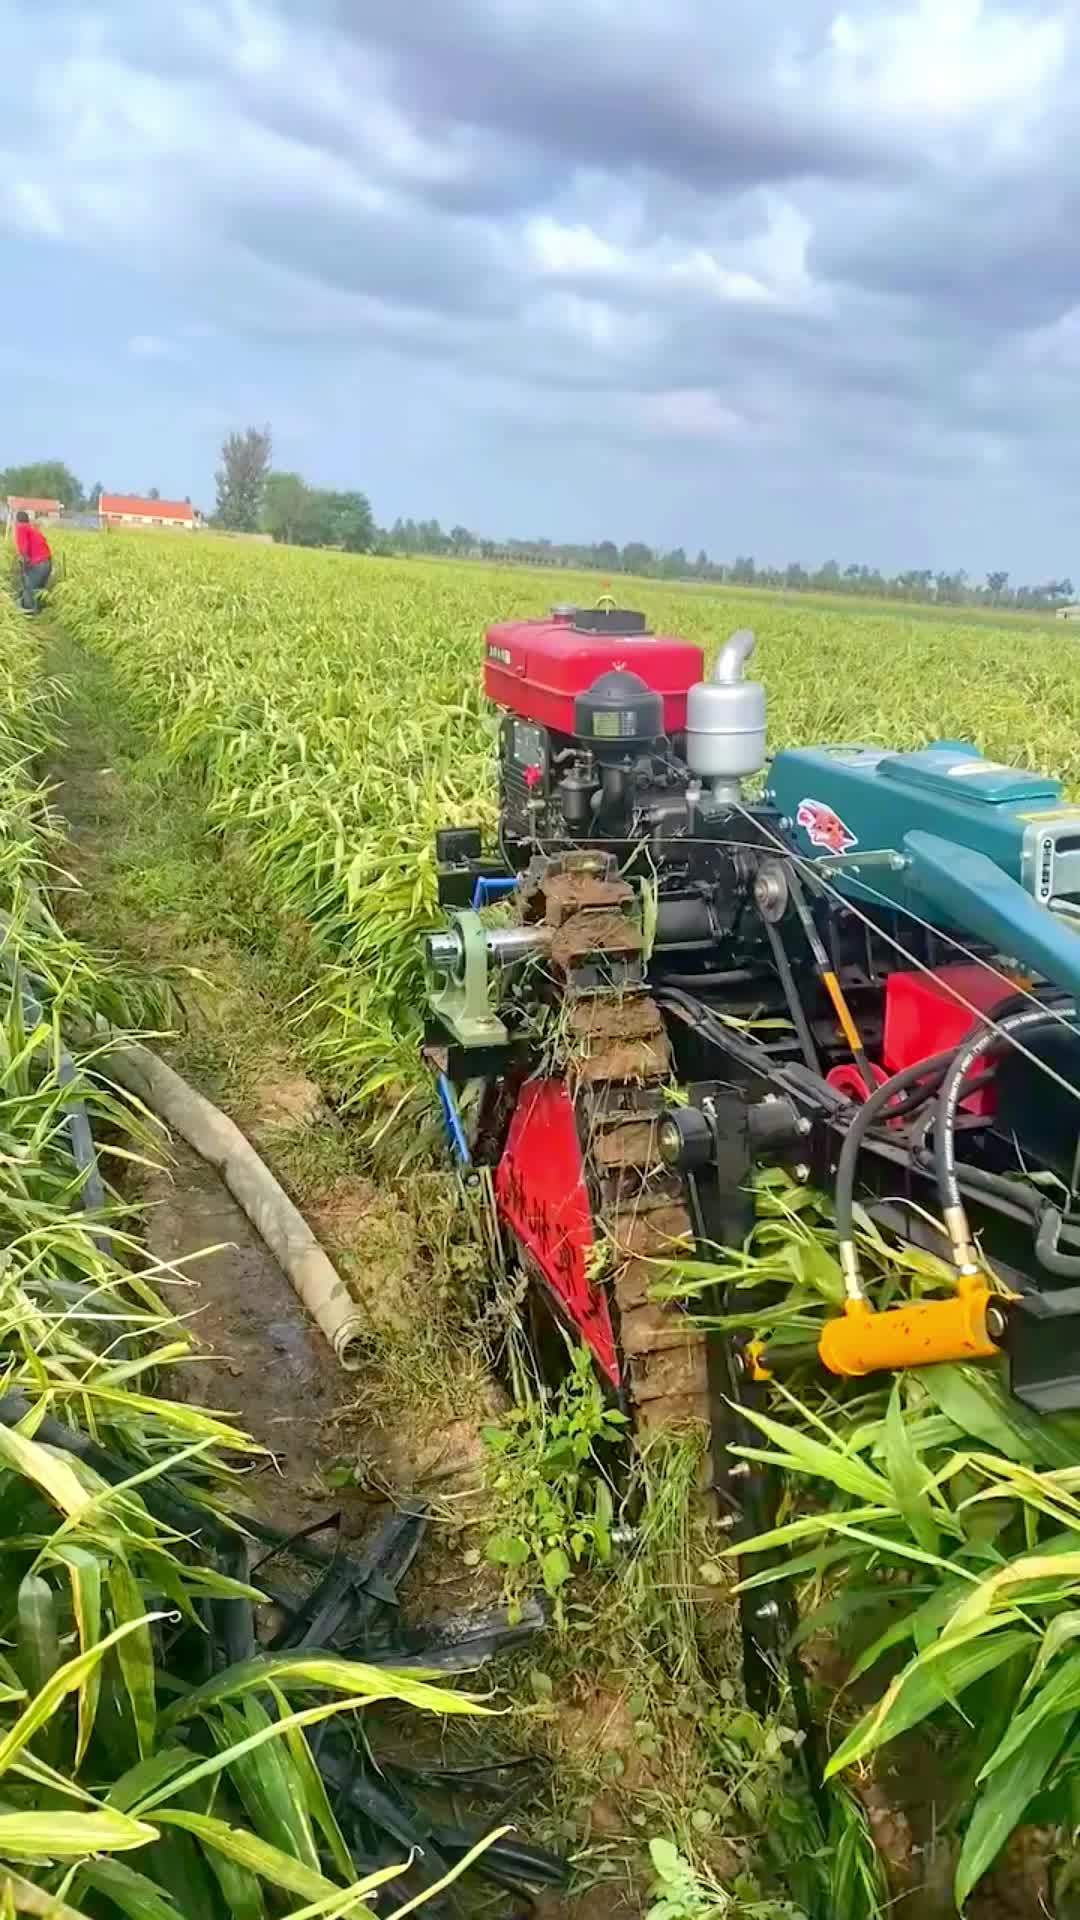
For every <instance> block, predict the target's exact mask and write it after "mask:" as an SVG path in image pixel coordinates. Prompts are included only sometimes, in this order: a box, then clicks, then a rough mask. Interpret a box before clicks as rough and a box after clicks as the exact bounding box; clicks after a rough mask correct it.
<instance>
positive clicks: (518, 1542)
mask: <svg viewBox="0 0 1080 1920" xmlns="http://www.w3.org/2000/svg"><path fill="white" fill-rule="evenodd" d="M485 1551H486V1553H487V1557H488V1559H489V1560H490V1561H491V1562H492V1563H493V1565H495V1566H496V1567H513V1568H517V1567H523V1566H524V1565H525V1562H526V1560H527V1559H528V1557H529V1543H528V1541H527V1540H524V1539H523V1538H522V1536H521V1534H520V1533H493V1534H492V1536H491V1539H490V1540H489V1541H488V1543H487V1547H486V1549H485Z"/></svg>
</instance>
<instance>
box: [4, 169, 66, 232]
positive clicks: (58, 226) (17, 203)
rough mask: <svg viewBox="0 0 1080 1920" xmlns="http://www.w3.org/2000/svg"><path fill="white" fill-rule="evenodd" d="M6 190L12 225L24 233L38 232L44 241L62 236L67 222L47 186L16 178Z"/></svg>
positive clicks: (34, 181)
mask: <svg viewBox="0 0 1080 1920" xmlns="http://www.w3.org/2000/svg"><path fill="white" fill-rule="evenodd" d="M9 179H10V176H9ZM5 192H6V197H7V203H8V209H9V213H10V216H11V220H12V224H13V225H14V226H16V227H18V228H19V229H20V230H21V231H22V232H23V233H30V234H36V235H37V236H38V237H39V238H41V239H44V240H59V239H61V238H62V237H63V232H64V222H63V220H62V218H61V216H60V211H59V209H58V207H57V205H56V201H55V199H54V198H53V195H52V194H51V193H50V192H49V189H48V188H47V187H44V186H42V185H41V184H40V183H39V182H38V181H36V180H16V181H15V182H14V184H13V185H10V184H9V185H8V186H7V187H6V189H5Z"/></svg>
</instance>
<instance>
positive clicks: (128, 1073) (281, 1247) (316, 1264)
mask: <svg viewBox="0 0 1080 1920" xmlns="http://www.w3.org/2000/svg"><path fill="white" fill-rule="evenodd" d="M106 1031H108V1030H107V1029H106ZM102 1067H103V1071H104V1072H105V1073H106V1074H108V1075H109V1076H111V1077H112V1078H113V1079H115V1080H118V1081H119V1082H120V1085H121V1086H123V1087H126V1088H127V1090H128V1092H129V1093H133V1094H135V1096H136V1097H137V1099H139V1100H140V1101H141V1102H142V1103H143V1105H144V1106H145V1107H147V1108H148V1109H149V1110H150V1112H151V1113H153V1114H155V1115H156V1116H157V1118H158V1119H159V1120H161V1121H163V1122H164V1123H165V1125H166V1126H167V1127H168V1128H170V1129H171V1130H172V1131H173V1132H174V1133H178V1134H179V1135H180V1138H181V1139H182V1140H186V1141H187V1143H188V1145H189V1147H192V1148H194V1150H195V1152H196V1153H197V1154H198V1155H199V1157H200V1159H203V1160H205V1161H206V1162H207V1164H208V1165H209V1166H212V1167H216V1169H217V1171H218V1172H219V1173H220V1175H221V1177H222V1179H223V1180H224V1182H225V1185H226V1186H227V1187H228V1189H229V1192H230V1193H231V1194H232V1196H233V1198H234V1200H236V1201H237V1202H238V1203H239V1205H240V1207H241V1208H242V1209H243V1211H244V1213H245V1214H246V1216H247V1218H248V1220H249V1221H250V1222H251V1225H252V1226H253V1227H254V1229H255V1231H256V1233H257V1234H258V1235H259V1237H260V1239H261V1240H263V1241H264V1242H265V1244H266V1245H267V1246H268V1247H269V1249H270V1251H271V1253H272V1254H273V1255H274V1258H275V1259H276V1261H277V1263H278V1265H279V1266H280V1268H281V1270H282V1272H283V1273H284V1274H285V1276H286V1278H287V1280H288V1281H289V1283H290V1285H291V1286H292V1288H293V1290H294V1292H295V1293H296V1294H297V1295H298V1297H299V1298H300V1300H302V1302H303V1304H304V1306H305V1307H306V1308H307V1310H308V1312H309V1313H310V1314H311V1316H312V1319H313V1320H314V1321H315V1322H316V1324H317V1326H318V1327H319V1328H320V1330H321V1332H322V1333H324V1334H325V1336H326V1338H327V1340H328V1341H329V1342H330V1345H331V1347H332V1348H333V1350H334V1353H335V1355H336V1357H337V1359H338V1360H339V1361H340V1363H341V1365H342V1366H343V1367H344V1368H346V1370H347V1371H349V1372H355V1370H356V1369H357V1368H358V1367H359V1366H360V1365H361V1362H362V1358H363V1343H364V1342H365V1341H366V1340H367V1338H368V1337H369V1335H370V1325H369V1322H368V1319H367V1317H366V1316H365V1315H364V1314H363V1313H362V1312H361V1310H360V1308H359V1307H358V1306H357V1304H356V1302H355V1300H354V1299H353V1298H352V1295H351V1294H350V1293H349V1290H348V1288H347V1286H346V1285H345V1282H344V1280H343V1279H342V1278H341V1275H340V1274H339V1273H338V1271H337V1269H336V1267H334V1265H333V1264H332V1262H331V1261H330V1260H329V1259H328V1257H327V1255H326V1254H325V1252H324V1251H323V1249H322V1247H321V1246H320V1245H319V1242H318V1241H317V1240H316V1238H315V1235H314V1234H313V1233H312V1231H311V1228H310V1227H309V1226H308V1224H307V1221H306V1220H305V1219H304V1217H303V1215H302V1214H301V1213H300V1211H299V1209H298V1208H297V1207H295V1206H294V1205H293V1203H292V1201H291V1200H290V1199H289V1196H288V1194H287V1193H286V1192H285V1190H284V1188H283V1187H281V1186H280V1185H279V1184H278V1182H277V1181H276V1180H275V1178H274V1176H273V1174H272V1173H271V1172H270V1169H269V1168H268V1167H267V1166H266V1165H265V1164H264V1162H263V1161H262V1160H260V1158H259V1156H258V1154H257V1153H256V1151H255V1149H254V1147H253V1146H252V1144H251V1142H250V1140H248V1139H247V1138H246V1137H245V1136H244V1134H242V1133H241V1131H240V1128H239V1127H238V1126H236V1124H235V1123H234V1122H233V1121H232V1120H230V1119H229V1118H228V1116H227V1115H226V1114H224V1113H221V1112H220V1111H219V1109H218V1108H217V1107H215V1106H213V1105H211V1103H210V1101H209V1100H207V1099H206V1098H205V1097H204V1096H203V1095H202V1094H201V1093H196V1091H195V1089H194V1088H193V1087H189V1086H188V1084H187V1082H186V1081H185V1080H182V1079H181V1077H180V1075H179V1074H178V1073H176V1072H175V1071H174V1070H173V1068H172V1067H168V1066H166V1065H165V1062H164V1061H163V1060H159V1059H158V1058H157V1055H156V1054H153V1053H151V1051H150V1049H149V1047H144V1046H142V1045H141V1043H140V1042H138V1041H136V1040H127V1039H121V1038H119V1036H116V1035H110V1040H109V1043H108V1044H107V1046H106V1049H105V1050H104V1058H103V1061H102Z"/></svg>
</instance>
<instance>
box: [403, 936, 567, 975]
mask: <svg viewBox="0 0 1080 1920" xmlns="http://www.w3.org/2000/svg"><path fill="white" fill-rule="evenodd" d="M485 941H486V945H487V950H488V958H489V959H490V960H493V961H494V962H495V964H496V965H497V966H500V967H508V966H510V965H512V963H513V962H514V961H515V960H524V959H525V958H526V956H527V955H528V954H530V953H544V952H545V951H546V950H547V948H548V947H550V945H551V929H550V927H492V928H490V929H489V930H488V932H487V933H486V934H485ZM427 959H428V965H429V967H431V969H432V970H433V972H435V973H453V972H455V971H456V969H457V968H458V967H459V966H460V965H461V959H462V947H461V936H460V934H458V932H457V931H456V930H452V931H450V932H448V933H431V934H429V935H428V938H427Z"/></svg>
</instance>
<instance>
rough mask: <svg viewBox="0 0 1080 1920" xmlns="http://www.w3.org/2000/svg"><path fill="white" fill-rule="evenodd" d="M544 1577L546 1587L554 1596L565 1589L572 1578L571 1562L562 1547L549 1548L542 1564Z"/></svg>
mask: <svg viewBox="0 0 1080 1920" xmlns="http://www.w3.org/2000/svg"><path fill="white" fill-rule="evenodd" d="M540 1570H541V1572H542V1574H543V1576H544V1586H545V1588H546V1590H547V1592H548V1593H550V1594H551V1595H552V1596H554V1595H555V1594H557V1593H558V1591H559V1589H560V1587H564V1586H565V1585H566V1582H567V1581H568V1580H569V1578H570V1572H571V1568H570V1562H569V1560H568V1558H567V1556H566V1554H565V1553H564V1552H563V1550H562V1548H561V1547H549V1548H548V1550H547V1552H546V1553H545V1554H544V1557H543V1559H542V1560H541V1562H540Z"/></svg>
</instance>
